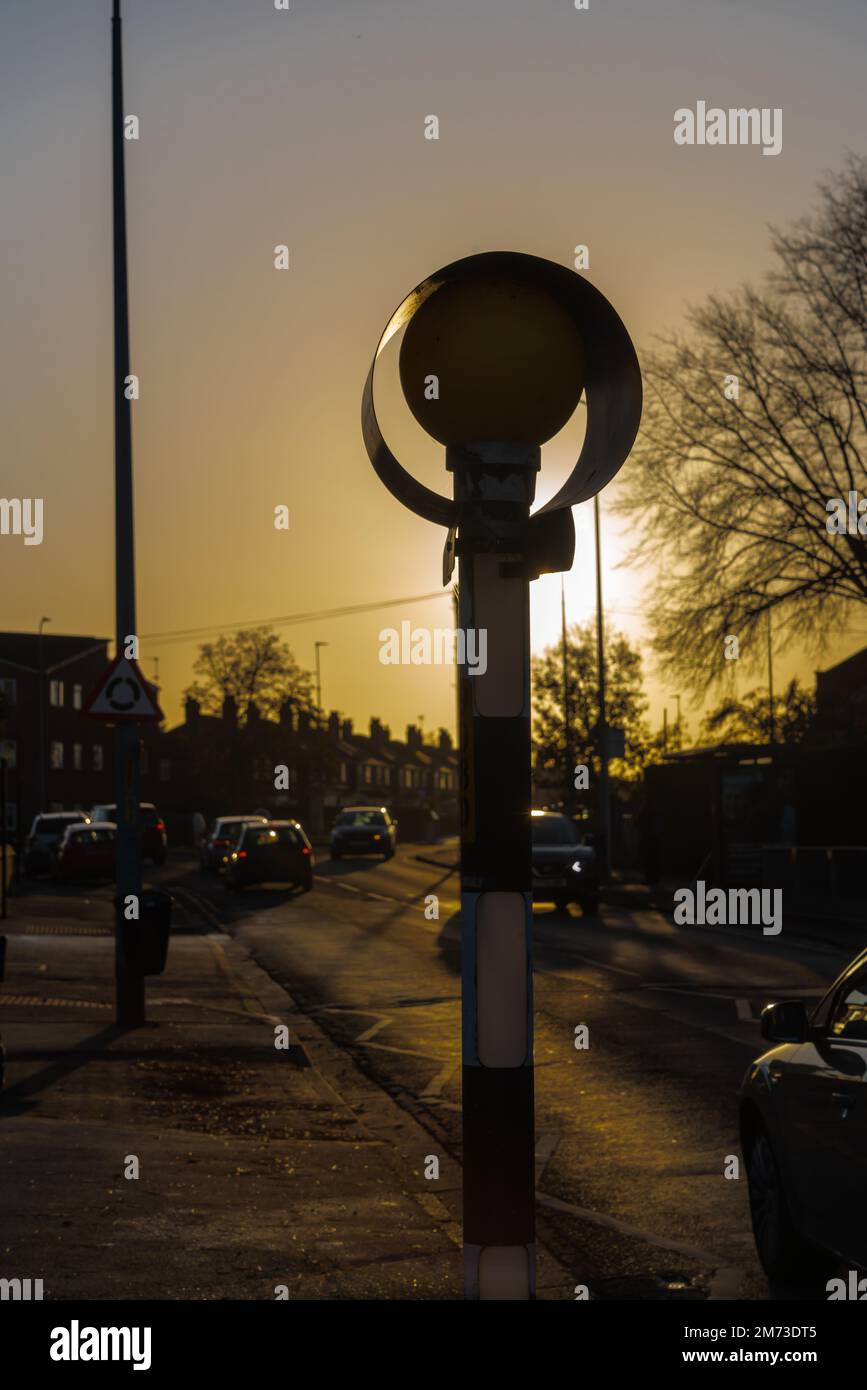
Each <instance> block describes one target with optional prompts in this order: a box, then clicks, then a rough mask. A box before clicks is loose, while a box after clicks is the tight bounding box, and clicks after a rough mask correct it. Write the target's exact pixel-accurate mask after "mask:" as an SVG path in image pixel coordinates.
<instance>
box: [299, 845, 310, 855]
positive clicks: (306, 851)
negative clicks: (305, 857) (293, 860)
mask: <svg viewBox="0 0 867 1390" xmlns="http://www.w3.org/2000/svg"><path fill="white" fill-rule="evenodd" d="M301 853H302V854H309V853H310V850H309V848H308V847H307V845H305V846H304V848H303V849H302V851H301Z"/></svg>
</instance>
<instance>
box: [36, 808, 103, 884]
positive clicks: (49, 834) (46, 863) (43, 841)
mask: <svg viewBox="0 0 867 1390" xmlns="http://www.w3.org/2000/svg"><path fill="white" fill-rule="evenodd" d="M89 824H90V817H89V816H88V814H87V812H86V811H47V812H45V813H44V814H43V815H41V816H34V818H33V824H32V825H31V827H30V834H29V835H28V836H27V839H26V840H25V842H24V872H25V873H26V874H34V875H35V874H47V873H50V872H51V859H52V855H53V852H54V850H55V849H56V848H57V846H58V845H59V844H60V841H61V840H62V839H63V836H64V835H65V833H66V831H67V829H68V828H69V826H70V825H89Z"/></svg>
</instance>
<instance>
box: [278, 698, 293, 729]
mask: <svg viewBox="0 0 867 1390" xmlns="http://www.w3.org/2000/svg"><path fill="white" fill-rule="evenodd" d="M280 723H281V724H283V725H284V727H285V728H287V729H292V730H294V729H295V701H294V700H284V701H283V703H282V705H281V706H280Z"/></svg>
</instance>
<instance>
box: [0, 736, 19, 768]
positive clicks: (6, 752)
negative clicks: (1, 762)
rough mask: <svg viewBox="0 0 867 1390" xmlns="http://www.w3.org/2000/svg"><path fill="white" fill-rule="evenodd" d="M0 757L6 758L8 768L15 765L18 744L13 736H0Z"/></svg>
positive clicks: (16, 762)
mask: <svg viewBox="0 0 867 1390" xmlns="http://www.w3.org/2000/svg"><path fill="white" fill-rule="evenodd" d="M0 758H5V759H6V766H7V767H9V768H12V767H16V766H17V764H18V744H17V742H16V740H15V739H14V738H0Z"/></svg>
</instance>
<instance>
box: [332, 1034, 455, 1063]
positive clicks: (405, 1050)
mask: <svg viewBox="0 0 867 1390" xmlns="http://www.w3.org/2000/svg"><path fill="white" fill-rule="evenodd" d="M355 1041H356V1042H361V1039H360V1038H356V1039H355ZM351 1045H352V1044H350V1046H351ZM362 1046H363V1047H376V1048H378V1049H379V1051H380V1052H399V1053H401V1055H402V1056H404V1057H424V1059H425V1061H426V1062H440V1063H441V1062H442V1060H443V1059H442V1057H434V1056H433V1055H432V1053H430V1052H416V1051H415V1050H414V1049H413V1048H411V1047H389V1046H388V1044H387V1043H378V1042H366V1043H363V1044H362Z"/></svg>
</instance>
